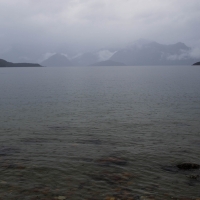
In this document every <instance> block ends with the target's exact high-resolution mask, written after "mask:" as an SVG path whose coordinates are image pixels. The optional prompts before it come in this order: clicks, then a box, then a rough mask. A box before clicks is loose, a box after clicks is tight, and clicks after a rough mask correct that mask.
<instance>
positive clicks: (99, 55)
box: [71, 49, 116, 66]
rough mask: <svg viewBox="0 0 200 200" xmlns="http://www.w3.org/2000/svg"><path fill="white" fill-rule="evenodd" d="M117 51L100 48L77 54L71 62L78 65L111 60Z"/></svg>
mask: <svg viewBox="0 0 200 200" xmlns="http://www.w3.org/2000/svg"><path fill="white" fill-rule="evenodd" d="M115 52H116V51H115V50H113V49H100V50H98V51H94V52H87V53H83V54H80V55H77V56H75V57H74V58H72V59H71V62H73V63H74V65H76V66H89V65H93V64H94V63H97V62H101V61H105V60H109V58H110V57H111V56H112V55H113V54H114V53H115Z"/></svg>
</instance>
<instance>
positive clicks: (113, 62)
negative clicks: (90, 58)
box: [91, 60, 126, 66]
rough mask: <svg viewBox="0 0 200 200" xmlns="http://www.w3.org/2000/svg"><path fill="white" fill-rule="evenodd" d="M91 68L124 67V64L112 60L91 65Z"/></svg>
mask: <svg viewBox="0 0 200 200" xmlns="http://www.w3.org/2000/svg"><path fill="white" fill-rule="evenodd" d="M91 66H126V65H125V64H124V63H120V62H116V61H113V60H105V61H101V62H97V63H94V64H92V65H91Z"/></svg>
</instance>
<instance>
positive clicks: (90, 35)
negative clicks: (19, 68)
mask: <svg viewBox="0 0 200 200" xmlns="http://www.w3.org/2000/svg"><path fill="white" fill-rule="evenodd" d="M199 10H200V1H199V0H190V1H188V0H168V1H166V0H148V1H147V0H140V1H139V0H126V1H124V0H115V1H114V0H84V1H81V0H57V1H55V0H40V1H39V0H26V1H25V0H15V1H13V0H1V1H0V26H1V29H0V30H1V31H0V44H1V45H0V58H3V59H7V60H9V61H13V62H14V61H15V62H19V61H20V62H21V61H23V62H25V61H27V62H28V61H29V62H30V61H31V62H40V61H41V60H44V59H45V58H47V57H48V56H50V55H52V54H54V53H63V54H65V55H67V56H69V57H73V56H75V55H77V54H78V53H82V52H87V51H94V50H97V49H101V48H104V49H108V48H119V47H120V48H121V47H124V46H126V45H129V44H131V43H133V42H134V41H135V40H138V39H140V38H145V39H148V40H152V41H157V42H159V43H162V44H173V43H177V42H184V43H185V44H186V45H187V46H189V47H192V48H194V51H193V54H194V55H195V56H199V52H200V51H199V48H200V36H199V35H200V34H199V33H200V27H199V19H200V12H199Z"/></svg>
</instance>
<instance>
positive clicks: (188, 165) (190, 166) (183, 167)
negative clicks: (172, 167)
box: [176, 163, 200, 170]
mask: <svg viewBox="0 0 200 200" xmlns="http://www.w3.org/2000/svg"><path fill="white" fill-rule="evenodd" d="M176 166H177V167H178V168H179V169H180V170H192V169H199V168H200V165H198V164H195V163H182V164H178V165H176Z"/></svg>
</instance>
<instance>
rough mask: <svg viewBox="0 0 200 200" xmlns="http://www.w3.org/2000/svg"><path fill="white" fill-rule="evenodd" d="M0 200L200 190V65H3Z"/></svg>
mask: <svg viewBox="0 0 200 200" xmlns="http://www.w3.org/2000/svg"><path fill="white" fill-rule="evenodd" d="M0 111H1V114H0V199H3V200H4V199H13V200H16V199H20V200H22V199H26V200H35V199H42V200H47V199H48V200H51V199H52V200H53V199H58V200H64V199H70V200H75V199H77V200H83V199H84V200H85V199H88V200H117V199H119V200H125V199H126V200H127V199H129V200H153V199H158V200H165V199H166V200H168V199H184V198H188V199H197V198H200V170H199V169H196V170H180V169H179V168H178V167H177V164H180V163H196V164H200V123H199V122H200V67H199V66H140V67H139V66H138V67H137V66H134V67H128V66H126V67H66V68H46V67H43V68H0Z"/></svg>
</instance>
